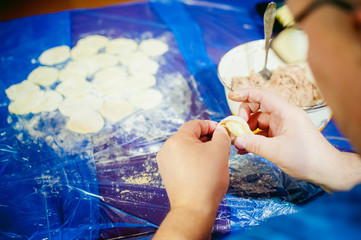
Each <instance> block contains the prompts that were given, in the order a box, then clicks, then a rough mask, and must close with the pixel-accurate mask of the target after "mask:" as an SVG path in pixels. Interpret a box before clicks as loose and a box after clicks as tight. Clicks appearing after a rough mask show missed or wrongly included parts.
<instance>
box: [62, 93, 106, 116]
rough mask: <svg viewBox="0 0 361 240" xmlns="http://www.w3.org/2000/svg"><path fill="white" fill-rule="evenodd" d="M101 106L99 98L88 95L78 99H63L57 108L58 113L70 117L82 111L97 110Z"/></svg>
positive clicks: (101, 101)
mask: <svg viewBox="0 0 361 240" xmlns="http://www.w3.org/2000/svg"><path fill="white" fill-rule="evenodd" d="M102 104H103V100H102V99H101V98H99V97H97V96H95V95H92V94H89V95H87V96H84V97H79V98H65V99H64V101H63V102H62V103H61V104H60V106H59V111H60V112H61V113H62V114H63V115H64V116H72V115H74V114H76V113H77V112H79V111H81V110H82V109H92V110H94V111H95V110H99V109H100V107H101V105H102Z"/></svg>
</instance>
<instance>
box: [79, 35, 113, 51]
mask: <svg viewBox="0 0 361 240" xmlns="http://www.w3.org/2000/svg"><path fill="white" fill-rule="evenodd" d="M108 42H109V39H108V38H107V37H105V36H101V35H89V36H87V37H85V38H82V39H80V40H79V41H78V42H77V44H76V45H78V46H84V45H89V46H92V47H93V48H95V49H97V50H100V49H102V48H104V47H105V46H106V45H107V43H108Z"/></svg>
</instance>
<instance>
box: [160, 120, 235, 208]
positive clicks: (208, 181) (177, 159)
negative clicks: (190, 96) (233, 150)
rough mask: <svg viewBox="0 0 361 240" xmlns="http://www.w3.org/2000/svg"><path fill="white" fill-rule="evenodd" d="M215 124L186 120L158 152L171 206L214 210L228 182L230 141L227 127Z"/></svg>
mask: <svg viewBox="0 0 361 240" xmlns="http://www.w3.org/2000/svg"><path fill="white" fill-rule="evenodd" d="M216 127H217V123H216V122H212V121H206V120H204V121H202V120H200V121H196V120H195V121H190V122H187V123H185V124H184V125H183V126H181V127H180V128H179V130H178V131H177V133H176V134H174V135H173V136H172V137H170V138H169V139H168V140H167V141H166V142H165V143H164V145H163V147H162V148H161V150H160V151H159V152H158V155H157V162H158V166H159V172H160V174H161V176H162V179H163V182H164V185H165V188H166V191H167V194H168V197H169V201H170V205H171V209H176V208H190V209H193V210H195V211H198V210H200V211H202V210H207V211H208V210H212V211H213V212H214V211H215V212H216V211H217V209H218V205H219V203H220V202H221V200H222V198H223V197H224V195H225V193H226V191H227V188H228V185H229V169H228V155H229V151H230V145H231V143H230V139H229V137H228V134H227V132H226V130H225V129H224V128H223V127H221V128H217V129H216ZM211 135H213V136H212V139H211V140H209V141H208V139H207V138H208V137H209V136H211Z"/></svg>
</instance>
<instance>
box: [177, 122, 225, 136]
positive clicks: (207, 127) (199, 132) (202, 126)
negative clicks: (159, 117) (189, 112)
mask: <svg viewBox="0 0 361 240" xmlns="http://www.w3.org/2000/svg"><path fill="white" fill-rule="evenodd" d="M217 125H218V123H217V122H214V121H209V120H192V121H189V122H186V123H185V124H183V125H182V126H181V127H180V128H179V129H178V131H177V133H176V134H177V135H187V136H190V137H195V138H197V139H200V137H201V136H205V135H208V134H212V133H213V132H214V130H215V129H216V127H217Z"/></svg>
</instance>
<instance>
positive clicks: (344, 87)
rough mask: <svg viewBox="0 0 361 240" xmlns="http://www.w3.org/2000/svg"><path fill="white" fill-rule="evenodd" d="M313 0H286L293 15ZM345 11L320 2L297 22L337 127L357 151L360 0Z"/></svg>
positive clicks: (360, 138) (360, 131)
mask: <svg viewBox="0 0 361 240" xmlns="http://www.w3.org/2000/svg"><path fill="white" fill-rule="evenodd" d="M314 1H316V0H303V1H299V0H288V1H287V4H288V6H289V8H290V10H291V12H292V13H293V15H295V16H297V15H298V14H299V13H300V12H302V11H303V10H304V9H305V8H306V7H307V6H309V5H310V4H311V3H312V2H314ZM344 1H348V2H349V3H352V4H353V5H354V6H355V11H353V12H345V11H343V10H342V9H339V8H338V7H337V6H335V5H332V4H324V5H323V6H321V7H319V8H317V9H316V10H315V11H313V12H311V13H310V14H308V16H307V17H305V18H304V19H303V20H302V21H301V22H300V23H299V24H300V25H301V26H302V28H303V29H304V30H305V31H306V32H307V34H308V38H309V49H308V62H309V65H310V68H311V69H312V72H313V75H314V77H315V79H316V81H317V83H318V85H319V87H320V89H321V92H322V94H323V96H324V98H325V100H326V102H327V103H328V104H329V105H330V107H331V109H332V111H333V114H334V118H335V120H336V123H337V125H338V126H339V127H340V129H341V131H342V132H343V133H344V134H345V135H346V136H347V137H348V138H349V139H350V140H351V143H352V144H353V146H354V147H355V149H356V151H357V152H358V153H359V154H360V153H361V31H360V30H361V29H360V25H361V1H360V0H359V1H355V0H344Z"/></svg>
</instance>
